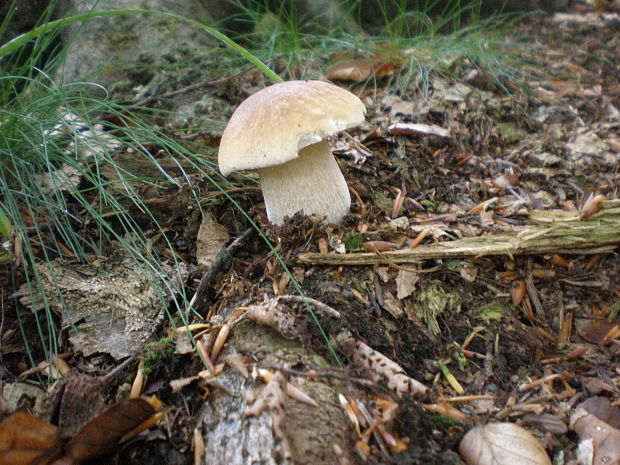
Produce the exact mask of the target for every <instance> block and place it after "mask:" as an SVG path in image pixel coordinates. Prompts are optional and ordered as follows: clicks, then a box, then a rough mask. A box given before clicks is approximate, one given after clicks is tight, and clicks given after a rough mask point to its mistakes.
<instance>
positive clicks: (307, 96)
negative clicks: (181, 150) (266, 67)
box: [218, 81, 366, 176]
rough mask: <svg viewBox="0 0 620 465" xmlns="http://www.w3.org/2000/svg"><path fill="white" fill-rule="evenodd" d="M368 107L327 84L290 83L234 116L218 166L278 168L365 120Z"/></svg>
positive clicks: (268, 90) (224, 168)
mask: <svg viewBox="0 0 620 465" xmlns="http://www.w3.org/2000/svg"><path fill="white" fill-rule="evenodd" d="M365 113H366V108H365V107H364V104H363V103H362V102H361V101H360V99H359V98H357V97H356V96H355V95H353V94H352V93H351V92H349V91H347V90H345V89H342V88H340V87H338V86H335V85H333V84H330V83H328V82H323V81H287V82H281V83H279V84H274V85H272V86H269V87H266V88H264V89H262V90H261V91H259V92H257V93H255V94H254V95H252V96H250V97H249V98H248V99H246V100H245V101H243V102H242V103H241V105H239V106H238V107H237V109H236V110H235V112H234V113H233V115H232V117H231V118H230V121H229V122H228V125H227V126H226V129H225V130H224V134H223V135H222V140H221V142H220V149H219V154H218V163H219V167H220V171H221V172H222V174H223V175H225V176H227V175H228V174H230V173H232V172H233V171H237V170H247V169H259V168H265V167H268V166H274V165H279V164H282V163H285V162H287V161H290V160H293V159H295V158H297V156H298V153H299V150H300V149H302V148H304V147H307V146H308V145H311V144H315V143H317V142H320V141H321V140H323V139H324V138H326V137H328V136H331V135H333V134H336V133H338V132H339V131H342V130H343V129H347V128H350V127H352V126H356V125H358V124H360V123H361V122H362V121H364V115H365Z"/></svg>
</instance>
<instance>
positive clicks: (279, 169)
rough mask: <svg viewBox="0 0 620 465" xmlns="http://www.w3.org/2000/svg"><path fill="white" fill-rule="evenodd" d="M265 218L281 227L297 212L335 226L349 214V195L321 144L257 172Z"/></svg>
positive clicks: (334, 161) (322, 143) (327, 147)
mask: <svg viewBox="0 0 620 465" xmlns="http://www.w3.org/2000/svg"><path fill="white" fill-rule="evenodd" d="M259 174H260V184H261V188H262V190H263V197H264V199H265V205H266V207H267V217H268V218H269V221H270V222H272V223H274V224H283V223H284V217H286V216H293V215H294V214H295V213H297V212H299V211H303V212H304V214H306V215H320V216H325V217H326V221H327V222H328V223H339V222H340V221H341V220H342V218H343V217H344V216H345V215H346V214H347V213H349V208H350V207H351V195H350V194H349V189H348V187H347V182H346V181H345V179H344V176H343V175H342V173H341V172H340V168H339V167H338V163H337V162H336V160H335V159H334V156H333V155H332V152H331V149H330V148H329V144H328V143H327V142H325V141H321V142H318V143H316V144H312V145H309V146H307V147H304V148H303V149H301V150H300V151H299V157H298V158H296V159H294V160H292V161H289V162H286V163H283V164H281V165H277V166H270V167H268V168H262V169H260V170H259Z"/></svg>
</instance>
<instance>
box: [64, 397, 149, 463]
mask: <svg viewBox="0 0 620 465" xmlns="http://www.w3.org/2000/svg"><path fill="white" fill-rule="evenodd" d="M156 407H157V404H156V405H155V406H154V405H152V404H151V403H150V402H149V401H147V400H144V399H125V400H122V401H120V402H118V403H116V404H114V405H113V406H112V407H110V408H109V409H108V410H106V411H105V412H103V413H102V414H101V415H99V416H97V417H95V418H93V419H92V420H91V421H89V422H88V423H87V424H86V425H85V426H84V427H83V428H82V429H81V430H80V431H79V432H78V433H77V434H76V435H75V436H73V438H71V439H70V440H69V441H68V442H67V444H66V445H65V453H66V455H67V456H68V457H71V458H72V459H73V460H74V461H76V462H77V463H79V462H83V461H85V460H88V459H91V458H93V457H97V456H99V455H102V454H105V453H106V452H108V451H110V450H112V449H114V447H116V446H118V444H120V443H121V442H123V440H126V439H129V437H133V436H134V435H135V434H138V432H140V431H143V430H144V429H147V428H148V427H149V426H150V425H149V426H147V427H146V428H141V427H142V425H144V424H145V422H147V421H148V420H149V419H150V418H152V417H153V416H155V415H156V414H157V410H156ZM134 433H135V434H134Z"/></svg>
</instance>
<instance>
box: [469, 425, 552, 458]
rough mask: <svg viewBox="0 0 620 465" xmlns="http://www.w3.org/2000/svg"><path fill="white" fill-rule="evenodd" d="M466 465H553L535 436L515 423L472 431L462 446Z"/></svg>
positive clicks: (481, 426) (489, 426) (480, 427)
mask: <svg viewBox="0 0 620 465" xmlns="http://www.w3.org/2000/svg"><path fill="white" fill-rule="evenodd" d="M459 453H460V454H461V457H463V460H465V462H466V463H467V465H516V464H519V465H551V460H549V456H548V455H547V453H546V452H545V449H544V448H543V446H542V445H541V444H540V443H539V442H538V440H537V439H536V438H535V437H534V435H533V434H532V433H530V432H529V431H527V430H525V429H524V428H522V427H520V426H518V425H515V424H514V423H490V424H488V425H480V426H477V427H475V428H473V429H472V430H470V431H469V432H468V433H467V434H466V435H465V437H463V439H462V440H461V443H460V444H459Z"/></svg>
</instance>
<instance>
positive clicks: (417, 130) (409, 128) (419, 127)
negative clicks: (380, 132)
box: [388, 123, 450, 137]
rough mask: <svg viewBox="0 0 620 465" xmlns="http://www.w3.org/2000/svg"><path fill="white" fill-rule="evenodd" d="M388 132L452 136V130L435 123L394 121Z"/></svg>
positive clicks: (394, 133) (393, 133)
mask: <svg viewBox="0 0 620 465" xmlns="http://www.w3.org/2000/svg"><path fill="white" fill-rule="evenodd" d="M388 134H392V135H415V136H437V137H450V131H449V130H448V129H445V128H442V127H441V126H437V125H435V124H421V123H394V124H391V125H390V126H389V127H388Z"/></svg>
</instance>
